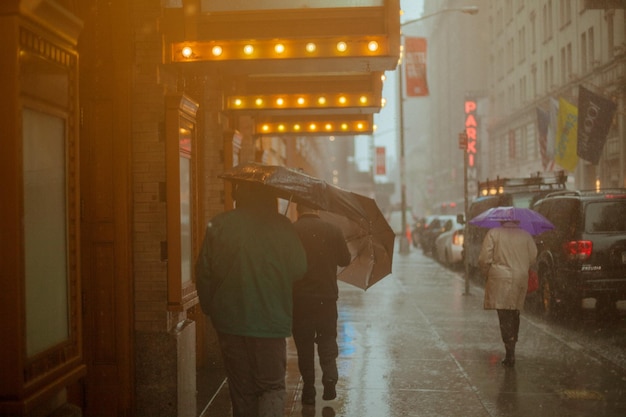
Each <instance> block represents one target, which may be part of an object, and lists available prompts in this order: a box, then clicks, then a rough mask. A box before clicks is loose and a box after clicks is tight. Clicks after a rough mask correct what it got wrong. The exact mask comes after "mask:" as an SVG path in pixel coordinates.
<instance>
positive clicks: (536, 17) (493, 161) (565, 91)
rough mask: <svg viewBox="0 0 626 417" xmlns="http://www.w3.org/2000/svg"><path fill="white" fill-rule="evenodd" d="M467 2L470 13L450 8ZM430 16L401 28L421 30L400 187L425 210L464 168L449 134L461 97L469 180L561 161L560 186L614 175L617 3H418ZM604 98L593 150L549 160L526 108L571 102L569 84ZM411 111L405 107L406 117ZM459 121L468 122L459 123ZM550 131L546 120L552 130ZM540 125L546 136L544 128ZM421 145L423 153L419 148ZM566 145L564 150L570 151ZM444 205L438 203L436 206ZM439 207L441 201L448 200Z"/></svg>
mask: <svg viewBox="0 0 626 417" xmlns="http://www.w3.org/2000/svg"><path fill="white" fill-rule="evenodd" d="M469 6H476V7H477V8H478V10H479V11H478V13H477V14H476V15H471V16H469V15H466V14H463V13H460V12H459V11H460V10H461V9H462V8H463V7H469ZM441 10H446V12H445V13H438V14H437V15H436V16H433V17H432V18H428V19H424V20H423V21H420V22H416V23H415V24H413V25H411V26H410V27H403V31H404V33H405V36H407V35H414V36H423V37H425V38H426V39H427V41H428V62H427V67H428V72H427V76H428V85H429V89H430V92H429V95H428V96H427V97H421V98H417V99H416V98H408V99H405V114H407V115H411V117H406V116H405V120H406V123H405V124H406V125H407V127H406V129H407V132H415V131H418V132H419V137H420V138H423V139H424V140H420V141H419V145H417V146H413V145H412V143H411V141H412V140H413V139H412V138H409V139H407V155H408V160H407V166H408V167H409V168H408V180H407V183H408V187H409V189H410V188H411V187H413V189H414V191H409V195H414V196H418V197H420V196H425V197H421V198H422V199H427V200H428V209H429V211H430V212H434V213H436V212H441V210H442V209H443V208H444V207H445V205H446V204H449V203H450V202H456V206H457V207H459V209H458V210H457V211H458V212H461V211H462V209H460V207H462V205H461V204H462V202H463V197H464V195H463V193H464V178H463V169H464V167H463V157H462V151H461V150H460V149H459V147H458V143H457V137H458V133H459V132H461V131H463V130H465V129H466V128H467V127H468V126H467V125H466V124H467V119H466V114H465V112H464V111H465V107H466V101H467V100H470V101H476V102H477V108H476V110H475V115H474V116H475V122H476V126H475V128H476V131H475V132H476V142H475V144H474V145H475V148H474V149H473V151H474V152H475V154H474V155H472V158H473V160H471V163H473V165H472V166H470V167H469V174H470V175H469V182H470V185H469V196H470V198H474V197H475V196H476V193H475V192H474V191H475V187H472V181H474V182H475V181H485V180H487V179H496V178H497V177H500V178H505V177H509V178H511V177H527V176H529V175H536V174H537V173H542V174H543V173H544V172H550V171H561V170H564V171H565V173H566V174H567V175H568V188H578V189H591V188H596V187H605V188H606V187H624V186H626V182H625V181H626V179H625V176H626V161H625V159H624V156H625V153H626V132H625V123H626V120H625V115H626V110H625V108H624V96H625V90H624V89H625V87H626V78H625V75H626V55H625V51H624V46H625V45H626V43H625V42H626V24H625V10H624V4H623V2H615V1H596V2H591V1H584V0H577V1H567V0H533V1H521V0H507V1H481V0H479V1H446V2H437V4H429V3H426V4H425V8H424V15H429V14H432V13H436V12H438V11H441ZM581 86H582V88H584V89H587V90H589V91H591V92H592V93H593V94H596V95H598V96H600V97H602V98H605V99H607V100H609V101H611V102H613V103H614V105H615V106H616V110H615V112H614V115H613V118H612V122H611V123H610V128H609V129H608V133H607V135H606V143H605V144H604V146H603V147H602V149H601V154H600V157H599V161H597V163H592V162H589V161H587V160H584V159H582V158H578V160H577V161H576V162H575V165H570V164H567V165H568V167H563V166H561V165H559V163H558V162H557V161H555V158H554V148H555V145H554V139H550V135H553V136H552V137H554V135H555V133H556V132H554V133H552V132H553V131H552V126H554V123H555V122H556V120H557V118H558V112H556V113H555V112H554V110H552V111H553V117H552V119H551V120H552V121H553V124H552V126H551V127H550V129H551V131H550V133H549V134H548V135H545V132H544V134H543V135H542V129H540V126H539V123H538V116H537V115H538V112H539V111H543V112H545V113H549V112H550V110H551V103H554V102H557V103H558V102H559V100H565V101H566V102H568V103H570V104H571V105H572V106H573V107H578V98H579V90H580V89H581ZM413 115H415V117H414V118H413V117H412V116H413ZM470 127H471V126H470ZM555 130H556V129H555ZM546 136H547V137H546ZM424 154H426V155H427V157H426V158H424ZM574 156H575V155H574ZM448 207H449V206H448ZM448 211H449V210H448Z"/></svg>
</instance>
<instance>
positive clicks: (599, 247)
mask: <svg viewBox="0 0 626 417" xmlns="http://www.w3.org/2000/svg"><path fill="white" fill-rule="evenodd" d="M533 208H534V209H535V210H537V211H538V212H539V213H541V214H543V215H544V216H545V217H546V218H547V219H548V220H550V221H551V222H552V223H553V224H554V225H555V229H554V230H551V231H548V232H544V233H542V234H541V235H539V236H538V237H537V239H536V241H537V248H538V251H539V255H538V260H537V267H538V272H539V285H540V287H539V291H537V293H538V294H537V296H538V297H539V301H540V306H541V307H542V308H543V312H544V314H545V315H546V316H551V315H554V314H559V313H569V314H573V313H576V312H578V311H580V307H581V304H582V300H583V299H585V298H595V300H596V308H597V309H598V310H600V311H614V310H615V309H616V301H617V300H624V299H626V188H624V189H617V190H601V191H561V192H556V193H551V194H549V195H547V196H546V197H545V198H543V199H541V200H539V201H538V202H537V203H535V205H534V206H533Z"/></svg>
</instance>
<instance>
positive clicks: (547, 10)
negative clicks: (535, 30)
mask: <svg viewBox="0 0 626 417" xmlns="http://www.w3.org/2000/svg"><path fill="white" fill-rule="evenodd" d="M551 38H552V0H548V2H546V4H544V5H543V41H544V42H547V41H549V40H550V39H551Z"/></svg>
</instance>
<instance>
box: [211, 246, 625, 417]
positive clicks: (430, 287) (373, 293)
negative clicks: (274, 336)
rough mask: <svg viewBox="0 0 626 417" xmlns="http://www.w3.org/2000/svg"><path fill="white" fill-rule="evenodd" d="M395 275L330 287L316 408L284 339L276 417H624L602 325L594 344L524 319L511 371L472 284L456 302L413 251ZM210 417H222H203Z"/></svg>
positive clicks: (618, 377) (493, 319) (493, 318)
mask: <svg viewBox="0 0 626 417" xmlns="http://www.w3.org/2000/svg"><path fill="white" fill-rule="evenodd" d="M393 270H394V272H393V275H391V276H389V277H387V278H385V279H383V280H382V281H380V282H378V283H377V284H376V285H374V286H373V287H371V288H370V289H368V290H367V291H366V292H365V291H363V290H361V289H359V288H356V287H352V286H350V285H348V284H344V283H340V299H339V303H338V306H339V326H338V332H339V337H338V342H339V348H340V353H339V359H338V363H337V364H338V368H339V375H340V379H339V382H338V384H337V398H336V399H335V400H332V401H324V400H322V398H321V394H320V393H321V392H322V391H323V387H322V385H321V371H320V370H319V366H318V369H317V386H316V388H317V392H318V398H317V399H316V404H315V406H311V407H303V406H302V404H301V402H300V390H301V381H300V375H299V373H298V368H297V355H296V352H295V347H294V344H293V340H292V339H291V338H290V339H288V372H287V387H288V396H287V398H288V403H287V404H286V410H285V416H290V417H299V416H302V417H319V416H322V417H328V416H340V417H417V416H419V417H496V416H497V417H541V416H568V417H587V416H594V417H596V416H605V417H618V416H620V417H622V416H626V365H624V364H626V361H624V351H625V350H626V349H623V348H620V344H619V343H620V342H615V343H613V341H612V340H611V336H609V335H608V332H609V330H608V327H605V326H602V330H601V332H602V333H601V334H602V335H604V337H605V338H606V340H607V341H609V342H610V343H605V344H604V345H603V344H598V343H596V342H597V341H594V339H593V333H594V332H593V328H591V330H590V331H586V328H588V327H590V326H591V325H589V323H588V322H582V323H578V325H563V324H559V323H553V322H547V321H544V320H542V319H540V318H538V317H537V316H536V315H533V314H531V313H530V312H524V313H522V323H521V327H520V339H519V342H518V347H517V355H516V356H517V362H516V367H515V368H514V369H507V368H504V367H503V366H502V365H501V364H500V361H501V360H502V357H503V354H504V348H503V346H502V341H501V340H500V334H499V329H498V319H497V315H496V313H495V312H494V311H485V310H483V308H482V301H483V300H482V289H481V288H479V287H475V286H472V287H471V290H470V294H469V295H466V294H464V292H465V283H464V281H463V280H462V279H461V278H460V276H459V274H457V273H455V272H452V271H450V270H447V269H445V268H444V267H442V266H440V265H439V264H437V263H436V262H434V261H432V260H431V259H430V258H427V257H424V256H423V255H422V254H421V253H418V252H417V251H414V252H413V253H410V254H409V255H406V256H400V255H396V257H395V259H394V269H393ZM612 326H614V328H615V329H616V332H615V335H619V334H620V333H619V332H622V333H624V332H626V331H625V329H626V323H625V322H624V319H623V318H621V319H620V322H619V323H617V324H613V325H612ZM620 337H621V336H620ZM620 340H626V338H621V339H620ZM602 341H603V342H604V339H603V340H602ZM602 346H605V348H603V347H602ZM620 352H621V354H620ZM210 416H216V417H226V416H227V415H225V414H223V413H215V414H213V413H212V412H211V410H209V413H208V414H205V415H203V417H210Z"/></svg>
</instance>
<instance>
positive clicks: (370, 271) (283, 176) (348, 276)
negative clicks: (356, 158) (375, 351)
mask: <svg viewBox="0 0 626 417" xmlns="http://www.w3.org/2000/svg"><path fill="white" fill-rule="evenodd" d="M219 177H220V178H223V179H225V180H228V181H232V182H234V183H237V182H252V183H257V184H261V185H264V186H266V187H268V188H269V189H270V190H271V191H272V192H273V193H274V195H276V196H277V197H279V198H283V199H285V200H289V201H294V202H296V203H303V204H306V205H308V206H310V207H313V208H316V209H318V210H322V212H321V213H320V217H321V218H323V219H324V220H326V221H329V222H331V223H333V224H335V225H337V226H338V227H339V228H340V229H341V230H342V231H343V234H344V237H345V239H346V242H347V244H348V249H349V250H350V253H351V255H352V261H351V263H350V265H348V266H347V267H345V268H343V269H342V270H340V272H339V274H338V278H339V279H340V280H342V281H344V282H347V283H349V284H352V285H355V286H357V287H359V288H363V289H365V290H366V289H368V288H369V287H371V286H372V285H373V284H374V283H376V282H378V281H380V280H381V279H382V278H384V277H386V276H387V275H389V274H390V273H391V264H392V257H393V245H394V241H395V234H394V232H393V230H392V229H391V227H390V226H389V224H388V223H387V220H386V219H385V217H384V215H383V214H382V212H381V211H380V208H379V207H378V205H377V204H376V202H375V201H374V200H373V199H371V198H369V197H366V196H363V195H360V194H356V193H353V192H350V191H347V190H343V189H341V188H339V187H335V186H333V185H330V184H328V183H326V182H325V181H324V180H322V179H319V178H316V177H313V176H310V175H307V174H305V173H303V172H300V171H297V170H294V169H290V168H287V167H283V166H277V165H264V164H259V163H254V162H249V163H246V164H241V165H238V166H236V167H234V168H232V169H230V170H229V171H227V172H225V173H223V174H221V175H219Z"/></svg>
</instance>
